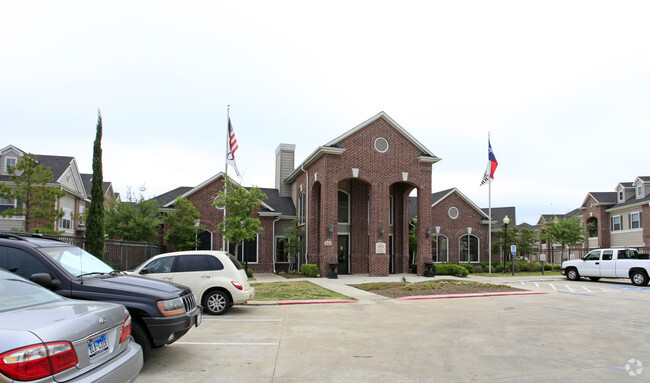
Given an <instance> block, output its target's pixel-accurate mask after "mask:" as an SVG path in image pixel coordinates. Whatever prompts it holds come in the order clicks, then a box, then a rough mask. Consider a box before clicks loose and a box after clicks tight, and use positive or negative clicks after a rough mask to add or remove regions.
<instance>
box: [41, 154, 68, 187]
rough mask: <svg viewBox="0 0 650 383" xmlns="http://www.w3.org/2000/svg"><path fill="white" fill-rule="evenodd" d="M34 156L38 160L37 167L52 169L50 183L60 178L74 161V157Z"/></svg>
mask: <svg viewBox="0 0 650 383" xmlns="http://www.w3.org/2000/svg"><path fill="white" fill-rule="evenodd" d="M35 156H36V158H38V163H39V165H43V168H45V169H47V168H48V167H49V168H51V169H52V181H54V182H56V181H57V180H58V179H59V178H61V176H62V175H63V173H64V172H65V171H66V170H68V168H69V167H70V164H71V163H72V161H73V160H74V157H64V156H46V155H42V154H36V155H35Z"/></svg>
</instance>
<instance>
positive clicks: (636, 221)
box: [630, 211, 642, 229]
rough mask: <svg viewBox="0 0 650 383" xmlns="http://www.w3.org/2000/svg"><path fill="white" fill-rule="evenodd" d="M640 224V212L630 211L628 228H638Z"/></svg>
mask: <svg viewBox="0 0 650 383" xmlns="http://www.w3.org/2000/svg"><path fill="white" fill-rule="evenodd" d="M641 226H642V223H641V212H640V211H638V212H636V213H630V229H640V228H641Z"/></svg>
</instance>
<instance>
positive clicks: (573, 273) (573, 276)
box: [566, 268, 580, 281]
mask: <svg viewBox="0 0 650 383" xmlns="http://www.w3.org/2000/svg"><path fill="white" fill-rule="evenodd" d="M566 278H567V279H568V280H570V281H577V280H578V279H580V274H578V270H576V269H574V268H570V269H568V270H567V271H566Z"/></svg>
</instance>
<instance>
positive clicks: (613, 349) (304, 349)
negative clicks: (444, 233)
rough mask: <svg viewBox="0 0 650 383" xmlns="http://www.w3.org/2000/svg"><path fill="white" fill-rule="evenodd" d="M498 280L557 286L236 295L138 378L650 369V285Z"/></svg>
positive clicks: (553, 375)
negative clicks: (325, 297) (315, 299)
mask: <svg viewBox="0 0 650 383" xmlns="http://www.w3.org/2000/svg"><path fill="white" fill-rule="evenodd" d="M325 281H326V280H323V282H325ZM490 282H492V283H501V282H507V283H508V284H510V285H512V286H514V287H518V288H523V289H527V290H534V291H540V292H545V293H547V294H539V295H512V296H498V297H479V298H455V299H435V300H417V301H399V300H391V299H385V298H382V297H377V296H374V297H370V296H366V295H364V296H363V297H362V298H361V299H360V300H359V302H357V303H344V304H311V305H287V306H278V305H247V306H236V307H234V308H233V309H232V310H231V311H230V312H229V313H228V314H226V315H225V316H221V317H215V316H206V317H204V321H203V323H202V324H201V326H200V327H198V328H194V329H192V330H191V331H190V332H189V333H188V334H187V335H185V336H184V337H183V338H182V339H181V340H180V341H178V342H176V343H175V344H172V345H170V346H165V347H162V348H159V349H155V350H154V351H153V353H152V357H151V359H150V360H149V361H148V362H147V363H145V366H144V368H143V370H142V372H141V373H140V376H139V378H138V382H178V381H183V380H188V381H192V382H276V383H277V382H283V383H284V382H434V381H438V382H470V381H472V382H488V381H489V382H552V381H590V382H605V381H607V382H612V381H631V382H634V381H638V382H646V381H648V380H650V344H648V341H647V338H648V334H650V289H648V288H638V287H636V286H633V285H631V284H630V283H629V281H627V280H615V281H614V280H612V281H601V282H589V281H579V282H570V281H567V280H566V279H564V278H562V277H557V276H556V277H544V278H530V277H529V278H514V279H513V278H512V277H504V278H495V279H490ZM327 283H339V284H341V286H342V287H341V288H342V289H346V288H347V289H349V287H347V286H343V285H344V284H345V283H349V280H348V281H346V280H345V279H339V280H337V281H335V282H332V281H331V280H328V281H327Z"/></svg>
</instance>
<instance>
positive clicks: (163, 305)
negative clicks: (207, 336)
mask: <svg viewBox="0 0 650 383" xmlns="http://www.w3.org/2000/svg"><path fill="white" fill-rule="evenodd" d="M158 310H160V313H161V314H162V315H164V316H166V317H168V316H171V315H179V314H185V306H184V305H183V300H182V299H181V298H174V299H168V300H166V301H158Z"/></svg>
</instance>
